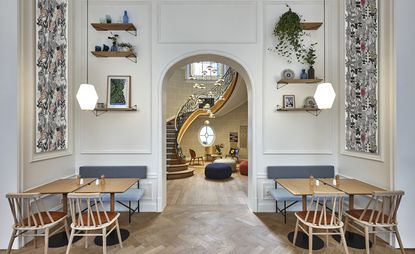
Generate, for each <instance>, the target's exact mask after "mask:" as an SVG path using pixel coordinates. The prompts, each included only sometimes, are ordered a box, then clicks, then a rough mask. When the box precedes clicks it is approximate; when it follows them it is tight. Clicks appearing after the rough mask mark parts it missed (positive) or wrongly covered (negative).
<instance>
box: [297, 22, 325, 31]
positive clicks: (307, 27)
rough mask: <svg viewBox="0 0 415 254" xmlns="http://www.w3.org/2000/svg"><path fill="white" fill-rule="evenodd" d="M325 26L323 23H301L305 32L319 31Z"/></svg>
mask: <svg viewBox="0 0 415 254" xmlns="http://www.w3.org/2000/svg"><path fill="white" fill-rule="evenodd" d="M321 25H323V22H301V26H302V28H303V30H317V29H319V28H320V27H321Z"/></svg>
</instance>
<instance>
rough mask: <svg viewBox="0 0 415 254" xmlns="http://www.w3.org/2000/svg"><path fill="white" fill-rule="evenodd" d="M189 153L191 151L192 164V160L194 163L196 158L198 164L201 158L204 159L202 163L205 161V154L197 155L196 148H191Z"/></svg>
mask: <svg viewBox="0 0 415 254" xmlns="http://www.w3.org/2000/svg"><path fill="white" fill-rule="evenodd" d="M189 153H190V162H189V165H190V164H192V161H193V165H194V164H195V161H196V160H197V163H198V164H200V160H202V163H204V162H205V161H204V160H203V156H196V152H195V150H193V149H189Z"/></svg>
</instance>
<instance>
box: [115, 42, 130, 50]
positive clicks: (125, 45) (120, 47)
mask: <svg viewBox="0 0 415 254" xmlns="http://www.w3.org/2000/svg"><path fill="white" fill-rule="evenodd" d="M133 49H134V47H133V45H131V44H130V43H126V42H121V43H118V50H120V51H125V52H128V51H133Z"/></svg>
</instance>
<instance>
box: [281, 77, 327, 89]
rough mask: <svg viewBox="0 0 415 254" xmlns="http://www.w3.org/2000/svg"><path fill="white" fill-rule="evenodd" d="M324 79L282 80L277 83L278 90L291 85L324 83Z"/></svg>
mask: <svg viewBox="0 0 415 254" xmlns="http://www.w3.org/2000/svg"><path fill="white" fill-rule="evenodd" d="M322 81H323V79H281V80H278V81H277V89H280V88H282V87H284V86H286V85H289V84H290V85H291V84H302V85H304V84H308V85H310V84H317V83H320V82H322Z"/></svg>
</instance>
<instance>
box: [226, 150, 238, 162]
mask: <svg viewBox="0 0 415 254" xmlns="http://www.w3.org/2000/svg"><path fill="white" fill-rule="evenodd" d="M227 157H231V158H232V159H234V160H236V162H239V148H230V149H229V153H228V154H227V155H226V156H225V158H227Z"/></svg>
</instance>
